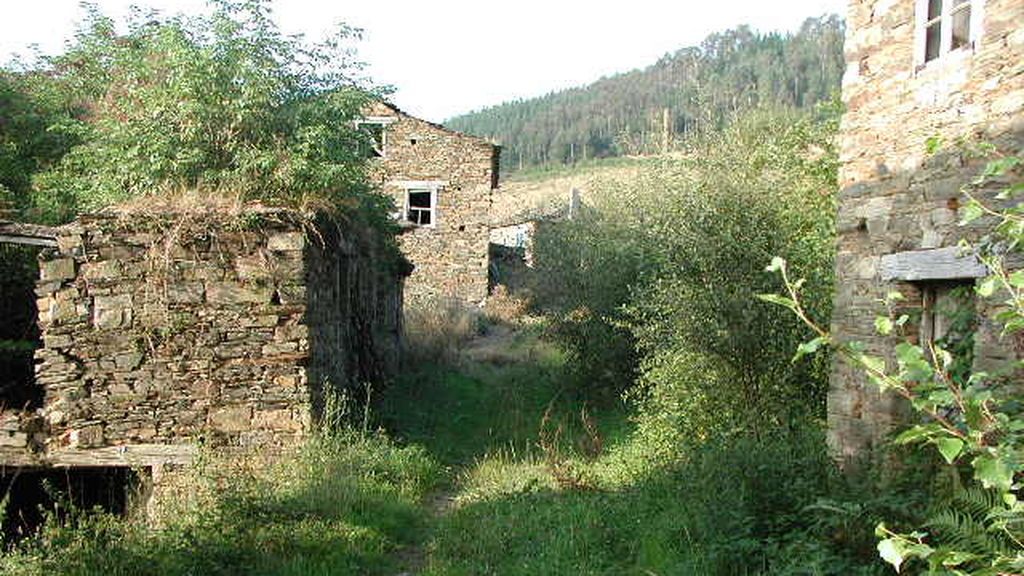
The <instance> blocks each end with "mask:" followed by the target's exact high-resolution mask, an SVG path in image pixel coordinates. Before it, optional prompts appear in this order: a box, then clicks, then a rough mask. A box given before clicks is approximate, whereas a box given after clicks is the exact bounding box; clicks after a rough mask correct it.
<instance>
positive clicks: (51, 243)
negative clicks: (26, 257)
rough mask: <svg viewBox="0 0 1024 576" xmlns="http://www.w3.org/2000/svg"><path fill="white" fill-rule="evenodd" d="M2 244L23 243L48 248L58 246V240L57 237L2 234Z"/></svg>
mask: <svg viewBox="0 0 1024 576" xmlns="http://www.w3.org/2000/svg"><path fill="white" fill-rule="evenodd" d="M0 244H22V245H25V246H44V247H48V248H56V247H57V240H56V239H55V238H38V237H32V236H13V235H10V234H0Z"/></svg>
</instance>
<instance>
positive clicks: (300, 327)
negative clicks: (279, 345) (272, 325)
mask: <svg viewBox="0 0 1024 576" xmlns="http://www.w3.org/2000/svg"><path fill="white" fill-rule="evenodd" d="M308 337H309V328H307V327H306V326H305V325H304V324H289V325H287V326H278V327H277V328H276V329H275V330H274V340H277V341H278V342H281V341H284V340H302V339H304V338H308Z"/></svg>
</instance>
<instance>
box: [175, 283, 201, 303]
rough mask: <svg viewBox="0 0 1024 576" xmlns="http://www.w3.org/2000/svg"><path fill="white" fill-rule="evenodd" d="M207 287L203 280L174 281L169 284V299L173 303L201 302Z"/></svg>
mask: <svg viewBox="0 0 1024 576" xmlns="http://www.w3.org/2000/svg"><path fill="white" fill-rule="evenodd" d="M205 294H206V288H205V286H203V284H202V283H201V282H173V283H170V284H168V285H167V301H168V302H169V303H171V304H199V303H200V302H202V301H203V297H204V296H205Z"/></svg>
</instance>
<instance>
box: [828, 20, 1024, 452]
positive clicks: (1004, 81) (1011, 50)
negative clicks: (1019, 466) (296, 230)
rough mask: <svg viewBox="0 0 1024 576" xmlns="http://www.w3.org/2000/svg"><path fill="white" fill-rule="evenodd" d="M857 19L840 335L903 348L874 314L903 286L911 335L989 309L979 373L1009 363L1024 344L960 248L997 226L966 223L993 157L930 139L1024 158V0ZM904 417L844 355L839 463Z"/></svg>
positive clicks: (836, 416) (836, 417)
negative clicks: (959, 313) (982, 297)
mask: <svg viewBox="0 0 1024 576" xmlns="http://www.w3.org/2000/svg"><path fill="white" fill-rule="evenodd" d="M846 22H847V38H846V49H845V54H846V61H847V71H846V74H845V77H844V79H843V101H844V103H845V104H846V108H847V110H846V113H845V115H844V117H843V120H842V126H841V133H840V161H841V162H842V168H841V170H840V186H841V193H840V196H839V213H838V220H837V230H838V235H839V239H838V253H837V258H836V274H837V279H836V295H835V311H834V315H833V325H832V329H833V332H834V334H836V335H837V337H839V338H841V339H845V340H857V341H861V342H863V343H865V344H866V345H867V346H868V349H869V350H870V351H874V352H876V353H880V354H884V353H885V352H886V351H887V350H891V347H892V345H893V344H894V341H893V340H890V339H888V338H884V337H881V336H878V335H876V334H875V330H874V326H873V319H874V317H875V316H876V315H877V314H878V313H880V312H881V311H882V305H881V304H880V303H879V299H881V298H882V297H883V296H884V295H885V294H887V293H888V292H890V291H892V290H900V291H902V292H903V293H904V294H905V296H906V297H907V299H906V302H907V305H908V309H909V310H910V312H911V315H912V317H913V318H914V319H915V326H914V327H913V328H912V330H911V332H912V333H911V334H910V335H909V336H910V337H911V338H916V339H918V340H919V341H922V340H935V339H939V338H943V337H945V336H948V335H950V333H949V330H950V323H949V322H948V321H946V320H944V319H943V318H944V312H943V311H942V309H943V306H945V305H954V304H955V305H956V306H958V307H960V308H963V309H967V310H969V311H971V313H975V312H976V319H977V324H976V328H975V329H974V339H975V344H974V362H975V365H976V367H977V365H979V364H982V365H984V366H985V367H986V368H987V367H991V366H996V365H997V364H1000V363H1006V362H1007V361H1008V360H1010V359H1012V358H1013V357H1014V356H1015V355H1016V354H1019V353H1020V350H1019V348H1018V349H1017V350H1016V351H1015V350H1014V343H1013V342H1007V341H1004V340H1001V339H1000V338H999V334H998V329H997V327H996V326H995V325H994V324H993V323H992V322H991V320H989V319H988V318H987V317H986V314H985V311H984V310H973V308H976V307H977V304H976V303H975V302H974V300H973V296H972V291H971V290H970V288H971V287H972V286H973V284H974V281H975V279H976V278H977V277H979V276H982V275H984V274H985V268H984V266H982V265H980V263H979V262H978V261H977V259H976V258H974V257H973V256H970V255H962V254H961V253H960V252H959V251H958V250H957V248H956V246H957V242H958V241H959V240H960V239H962V238H966V239H976V238H978V237H979V236H980V235H981V234H983V233H984V232H985V230H986V227H987V226H991V221H988V222H985V221H979V222H978V224H977V225H972V226H969V227H960V226H958V220H959V216H960V214H959V211H960V208H961V206H962V199H963V196H962V193H961V188H962V186H964V185H965V184H967V183H968V182H970V181H971V180H973V178H974V177H975V176H976V175H977V173H978V170H979V166H980V165H981V164H982V163H983V161H982V160H977V159H975V160H972V159H971V158H970V157H969V156H968V155H966V154H963V153H962V152H959V151H957V150H956V149H952V148H946V149H944V150H943V151H941V152H939V153H937V154H929V153H928V152H927V151H926V142H927V141H928V139H929V138H931V137H933V136H939V137H941V138H942V140H943V141H945V142H947V143H952V142H954V141H956V140H957V139H958V138H961V137H964V138H968V139H978V140H982V141H987V142H991V143H994V144H996V146H997V147H999V148H1001V149H1003V150H1006V151H1012V152H1015V153H1019V152H1020V150H1021V145H1022V142H1024V139H1022V133H1024V115H1022V111H1024V110H1022V109H1024V0H851V1H850V3H849V10H848V14H847V20H846ZM981 194H982V197H983V198H985V199H987V200H989V201H994V199H993V198H992V193H990V192H986V191H982V192H981ZM963 288H967V289H966V290H964V289H963ZM958 289H959V290H958ZM904 411H905V406H904V405H903V404H902V402H900V401H898V400H896V399H895V398H894V397H891V396H889V395H883V394H880V393H879V392H878V391H877V390H876V389H875V388H874V387H873V386H871V385H869V384H867V383H866V382H865V378H864V377H863V375H862V374H861V373H860V371H859V370H858V369H857V368H854V367H851V366H849V365H847V364H845V363H843V362H841V361H837V363H836V365H835V366H834V369H833V375H832V381H831V389H830V392H829V398H828V420H829V440H830V444H831V446H832V448H833V449H834V450H835V452H836V454H837V456H839V457H841V458H844V459H849V458H853V457H856V456H858V455H860V454H863V453H864V452H865V450H866V449H867V448H870V447H871V446H872V445H874V444H876V443H877V442H878V441H879V439H880V438H881V437H882V436H883V435H885V434H886V433H887V432H888V431H890V430H891V429H892V426H893V424H895V423H896V422H898V420H899V419H900V418H902V417H903V416H904V414H903V412H904Z"/></svg>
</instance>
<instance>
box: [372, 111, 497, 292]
mask: <svg viewBox="0 0 1024 576" xmlns="http://www.w3.org/2000/svg"><path fill="white" fill-rule="evenodd" d="M360 124H361V126H362V127H363V128H364V129H365V130H367V131H368V132H370V133H371V135H372V136H373V138H374V141H375V144H376V145H375V147H374V150H373V151H372V155H374V156H376V160H375V162H374V171H373V179H374V180H375V182H376V183H377V184H379V185H380V186H381V187H382V189H383V190H384V191H385V192H386V193H388V194H390V195H391V196H392V197H393V198H394V200H395V206H396V207H397V208H398V213H397V214H395V216H396V217H397V218H398V220H399V221H400V222H401V223H402V226H403V228H404V230H405V232H404V233H403V234H402V235H401V237H400V239H399V243H400V245H401V248H402V251H403V252H404V253H405V255H406V257H408V258H409V260H410V261H411V262H412V264H413V266H414V267H415V268H414V270H413V273H412V275H411V276H410V277H409V279H408V282H407V285H406V287H407V290H406V292H407V296H408V297H410V298H413V299H415V298H421V297H440V298H455V299H457V300H460V301H462V302H464V303H467V304H477V303H479V302H481V301H483V300H484V298H486V296H487V266H488V256H487V247H488V239H489V231H488V230H489V229H488V216H489V213H490V208H491V195H492V194H493V193H494V191H495V190H496V189H497V187H498V162H499V154H500V148H499V147H498V146H496V145H494V144H492V143H490V142H488V141H487V140H484V139H482V138H477V137H474V136H469V135H466V134H461V133H459V132H455V131H452V130H449V129H447V128H444V127H443V126H439V125H437V124H432V123H430V122H426V121H424V120H420V119H418V118H414V117H412V116H409V115H408V114H405V113H403V112H402V111H400V110H398V109H397V108H395V107H394V106H391V105H390V104H386V103H384V102H376V103H374V104H373V105H372V107H371V108H370V109H369V110H367V114H366V115H365V117H364V118H363V119H362V120H361V121H360Z"/></svg>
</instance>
